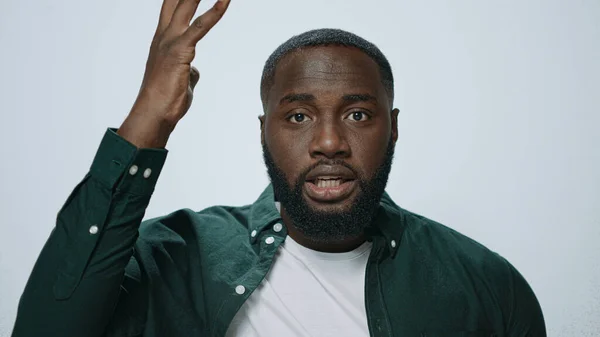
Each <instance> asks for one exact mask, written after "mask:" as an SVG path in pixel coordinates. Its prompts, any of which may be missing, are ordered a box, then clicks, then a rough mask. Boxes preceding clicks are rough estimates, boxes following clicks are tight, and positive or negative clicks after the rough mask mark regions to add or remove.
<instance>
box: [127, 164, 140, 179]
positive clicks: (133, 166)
mask: <svg viewBox="0 0 600 337" xmlns="http://www.w3.org/2000/svg"><path fill="white" fill-rule="evenodd" d="M137 171H138V167H137V165H131V167H130V168H129V174H131V175H132V176H134V175H135V174H136V173H137Z"/></svg>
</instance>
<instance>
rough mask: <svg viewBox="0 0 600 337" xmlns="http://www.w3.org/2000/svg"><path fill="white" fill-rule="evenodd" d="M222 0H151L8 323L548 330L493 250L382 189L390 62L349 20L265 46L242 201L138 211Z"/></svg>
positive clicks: (62, 331)
mask: <svg viewBox="0 0 600 337" xmlns="http://www.w3.org/2000/svg"><path fill="white" fill-rule="evenodd" d="M228 5H229V1H228V0H221V1H218V2H217V3H216V4H215V6H214V7H213V8H212V9H210V10H209V11H208V12H206V13H205V14H203V15H202V16H200V17H199V18H197V19H195V20H193V21H192V17H193V15H194V13H195V11H196V8H197V6H198V1H176V0H165V1H164V4H163V7H162V10H161V15H160V20H159V24H158V29H157V32H156V36H155V39H154V41H153V44H152V47H151V50H150V55H149V59H148V63H147V67H146V72H145V76H144V79H143V83H142V87H141V90H140V92H139V95H138V98H137V100H136V102H135V104H134V106H133V108H132V110H131V112H130V114H129V116H128V117H127V118H126V120H125V121H124V123H123V124H122V125H121V127H120V128H119V129H118V130H117V131H116V132H115V130H108V131H107V133H106V135H105V137H104V139H103V140H102V143H101V145H100V148H99V150H98V152H97V154H96V157H95V159H94V161H93V164H92V166H91V169H90V172H89V173H88V174H87V175H86V177H85V178H84V180H83V181H82V182H81V183H80V184H79V185H78V186H77V187H76V188H75V190H74V191H73V193H72V194H71V196H70V197H69V198H68V200H67V202H66V203H65V205H64V207H63V208H62V209H61V210H60V212H59V215H58V218H57V223H56V227H55V229H54V231H53V232H52V234H51V236H50V238H49V240H48V242H47V244H46V246H45V247H44V249H43V251H42V253H41V255H40V257H39V259H38V261H37V263H36V265H35V267H34V270H33V272H32V275H31V277H30V279H29V282H28V284H27V286H26V289H25V292H24V294H23V296H22V298H21V302H20V306H19V313H18V317H17V321H16V325H15V328H14V332H13V335H14V336H146V337H149V336H251V337H252V336H369V335H370V336H446V337H453V336H511V337H513V336H514V337H516V336H545V327H544V321H543V317H542V313H541V310H540V307H539V304H538V302H537V300H536V298H535V296H534V294H533V292H532V290H531V289H530V287H529V286H528V285H527V283H526V281H525V280H524V279H523V278H522V276H521V275H520V274H519V273H518V272H517V271H516V270H515V269H514V268H513V267H512V266H511V265H510V264H509V263H508V262H507V261H505V260H504V259H503V258H501V257H500V256H498V255H497V254H495V253H493V252H491V251H489V250H487V249H486V248H484V247H483V246H481V245H480V244H478V243H476V242H474V241H472V240H470V239H468V238H466V237H465V236H463V235H461V234H459V233H457V232H455V231H452V230H451V229H449V228H447V227H444V226H442V225H440V224H437V223H435V222H433V221H431V220H428V219H426V218H424V217H421V216H418V215H416V214H413V213H410V212H408V211H406V210H403V209H401V208H400V207H398V206H397V205H396V204H394V202H393V201H392V200H391V198H390V197H389V196H388V195H387V194H385V192H384V188H385V185H386V182H387V177H388V174H389V172H390V167H391V163H392V156H393V152H394V145H395V142H396V139H397V137H398V130H397V116H398V110H397V109H393V107H392V103H393V77H392V72H391V68H390V65H389V64H388V61H387V60H386V58H385V57H384V56H383V54H382V53H381V52H380V51H379V49H377V47H375V46H374V45H373V44H371V43H369V42H367V41H365V40H363V39H362V38H360V37H358V36H356V35H353V34H351V33H348V32H344V31H340V30H331V29H324V30H316V31H310V32H307V33H304V34H302V35H299V36H295V37H293V38H292V39H290V40H289V41H287V42H286V43H284V44H283V45H282V46H280V47H279V48H278V49H277V50H276V51H275V52H274V53H273V54H272V56H271V57H270V58H269V59H268V60H267V62H266V65H265V68H264V72H263V77H262V82H261V99H262V102H263V107H264V115H262V116H261V117H260V127H261V141H262V146H263V150H264V159H265V163H266V166H267V170H268V173H269V176H270V178H271V182H272V184H271V186H269V187H267V188H266V190H265V191H264V192H263V193H262V195H261V196H260V197H259V198H258V200H257V201H256V202H255V203H254V204H252V205H249V206H245V207H213V208H209V209H206V210H203V211H201V212H198V213H196V212H193V211H191V210H179V211H176V212H174V213H172V214H170V215H167V216H164V217H161V218H157V219H152V220H148V221H146V222H144V223H143V224H141V226H140V223H141V220H142V218H143V215H144V212H145V209H146V207H147V205H148V202H149V199H150V196H151V194H152V191H153V189H154V186H155V183H156V181H157V179H158V176H159V174H160V171H161V169H162V166H163V163H164V161H165V158H166V150H165V149H164V148H165V146H166V143H167V140H168V138H169V135H170V133H171V132H172V131H173V130H174V128H175V126H176V124H177V123H178V122H179V121H180V120H181V118H182V117H183V115H184V114H185V113H186V111H187V110H188V109H189V107H190V104H191V101H192V94H193V88H194V86H195V85H196V83H197V81H198V79H199V74H198V72H197V71H196V70H195V69H194V68H192V67H191V66H190V63H191V62H192V60H193V58H194V55H195V45H196V43H197V42H198V41H199V40H200V39H201V38H202V37H203V36H204V35H205V34H206V33H207V32H208V30H210V29H211V28H212V27H213V26H214V24H215V23H216V22H217V21H218V20H219V18H220V17H221V16H222V15H223V14H224V12H225V10H226V8H227V6H228ZM204 193H208V192H207V191H204Z"/></svg>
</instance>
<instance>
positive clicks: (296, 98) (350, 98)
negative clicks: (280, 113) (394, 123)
mask: <svg viewBox="0 0 600 337" xmlns="http://www.w3.org/2000/svg"><path fill="white" fill-rule="evenodd" d="M315 99H316V98H315V96H314V95H313V94H306V93H301V94H289V95H285V96H283V98H282V99H280V100H279V105H281V104H283V103H293V102H311V101H314V100H315ZM342 100H344V102H346V103H356V102H375V103H377V98H376V97H375V96H373V95H369V94H349V95H344V96H342Z"/></svg>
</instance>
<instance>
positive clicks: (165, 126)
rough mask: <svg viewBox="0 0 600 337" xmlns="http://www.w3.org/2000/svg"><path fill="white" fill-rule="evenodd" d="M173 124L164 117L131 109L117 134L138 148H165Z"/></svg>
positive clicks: (173, 127)
mask: <svg viewBox="0 0 600 337" xmlns="http://www.w3.org/2000/svg"><path fill="white" fill-rule="evenodd" d="M175 124H176V123H173V122H170V121H168V120H165V119H164V118H160V117H155V116H151V115H149V114H145V115H144V114H140V113H136V112H135V111H133V110H132V112H131V113H130V114H129V116H127V118H126V119H125V121H124V122H123V124H122V125H121V127H119V129H118V130H117V134H118V135H120V136H121V137H123V138H124V139H125V140H127V141H128V142H130V143H132V144H133V145H135V146H136V147H138V148H140V149H141V148H165V146H166V145H167V141H168V140H169V136H170V135H171V132H173V130H174V129H175Z"/></svg>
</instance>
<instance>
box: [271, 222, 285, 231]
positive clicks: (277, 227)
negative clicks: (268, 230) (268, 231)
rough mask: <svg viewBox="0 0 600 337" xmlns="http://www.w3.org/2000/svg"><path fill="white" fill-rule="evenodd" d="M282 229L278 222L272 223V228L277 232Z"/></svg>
mask: <svg viewBox="0 0 600 337" xmlns="http://www.w3.org/2000/svg"><path fill="white" fill-rule="evenodd" d="M282 229H283V225H282V224H280V223H276V224H275V225H273V230H274V231H275V232H277V233H279V232H281V230H282Z"/></svg>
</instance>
